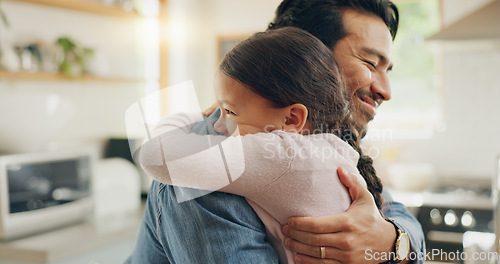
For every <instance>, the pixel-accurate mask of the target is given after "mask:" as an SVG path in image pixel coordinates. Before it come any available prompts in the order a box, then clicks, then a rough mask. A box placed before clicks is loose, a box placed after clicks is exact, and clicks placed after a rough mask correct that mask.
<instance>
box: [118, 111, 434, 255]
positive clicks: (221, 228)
mask: <svg viewBox="0 0 500 264" xmlns="http://www.w3.org/2000/svg"><path fill="white" fill-rule="evenodd" d="M219 116H220V110H217V111H215V112H214V113H213V114H212V115H211V116H210V117H207V118H205V120H204V121H203V122H200V123H198V124H197V125H196V126H195V127H194V129H193V132H195V133H198V134H217V132H216V131H215V130H214V128H213V124H214V123H215V121H216V120H217V118H218V117H219ZM384 201H385V202H384V205H383V208H382V209H383V212H384V214H385V216H386V217H389V218H392V219H394V220H395V221H396V222H397V223H398V224H399V225H401V226H402V227H403V229H405V231H406V232H407V233H408V234H409V236H410V242H411V246H412V250H413V251H414V252H416V253H418V252H421V253H420V254H423V252H424V250H425V246H424V236H423V231H422V228H421V226H420V224H419V223H418V221H417V220H416V219H415V218H414V217H413V216H412V215H411V214H410V213H409V212H408V210H406V208H405V207H404V205H402V204H401V203H398V202H394V201H393V200H392V197H391V196H390V195H389V194H388V193H387V192H385V191H384ZM422 262H423V261H415V262H414V263H422ZM125 263H127V264H128V263H137V264H146V263H151V264H153V263H154V264H158V263H178V264H187V263H189V264H197V263H200V264H201V263H203V264H206V263H214V264H235V263H249V264H250V263H251V264H254V263H280V261H279V258H278V254H277V253H276V250H275V249H274V248H273V247H272V246H271V244H270V243H269V241H268V239H267V236H266V229H265V226H264V224H263V223H262V222H261V221H260V219H259V217H258V216H257V214H256V213H255V212H254V211H253V209H252V208H251V207H250V205H249V204H248V203H247V202H246V200H245V198H243V197H241V196H237V195H233V194H228V193H220V192H212V193H210V194H207V195H204V196H201V197H199V198H196V199H193V200H188V201H186V202H182V203H178V202H177V200H176V197H175V193H174V187H172V186H168V185H164V184H161V183H158V182H156V181H154V182H153V184H152V186H151V189H150V191H149V194H148V200H147V204H146V210H145V213H144V218H143V222H142V226H141V229H140V232H139V237H138V241H137V245H136V248H135V250H134V252H133V253H132V255H131V256H130V257H129V258H128V259H127V261H126V262H125Z"/></svg>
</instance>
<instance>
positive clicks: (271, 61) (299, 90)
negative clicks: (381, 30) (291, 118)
mask: <svg viewBox="0 0 500 264" xmlns="http://www.w3.org/2000/svg"><path fill="white" fill-rule="evenodd" d="M220 70H221V71H222V72H223V73H224V74H226V75H227V76H229V77H232V78H234V79H236V80H237V81H239V82H240V83H242V84H243V85H244V86H245V87H246V88H248V89H250V90H251V91H252V92H254V93H256V94H258V95H260V96H262V97H264V98H266V99H268V100H270V101H271V102H272V103H273V104H274V106H276V107H286V106H289V105H292V104H295V103H301V104H303V105H305V106H306V107H307V109H308V112H309V115H308V121H309V123H310V124H311V126H312V129H313V131H312V133H333V134H335V135H337V136H339V137H340V138H342V139H343V140H344V141H346V142H347V143H349V145H351V146H352V147H353V148H354V149H355V150H356V151H357V152H358V153H359V154H360V159H359V161H358V164H357V167H358V170H359V172H360V173H361V175H362V176H363V178H364V179H365V180H366V183H367V185H368V190H369V191H370V193H371V194H372V195H373V197H374V199H375V203H376V204H377V206H378V208H379V209H380V208H381V206H382V194H381V193H382V183H381V181H380V179H379V178H378V177H377V175H376V173H375V169H374V167H373V160H372V159H371V158H370V157H369V156H367V155H364V154H363V151H362V149H361V147H360V135H359V132H358V131H357V129H356V127H355V125H354V124H355V123H354V121H353V120H352V114H351V108H350V104H349V100H348V97H347V92H346V88H345V86H344V83H343V81H342V78H341V74H340V70H339V67H338V65H337V61H336V60H335V58H334V57H333V52H332V51H331V50H330V49H328V48H327V47H326V46H325V45H324V44H323V43H322V42H321V41H320V40H318V39H317V38H316V37H314V36H313V35H311V34H310V33H308V32H306V31H304V30H301V29H298V28H293V27H285V28H280V29H276V30H269V31H266V32H261V33H257V34H255V35H253V36H252V37H250V38H249V39H246V40H244V41H243V42H241V43H240V44H238V45H237V46H236V47H235V48H234V49H233V50H231V51H230V52H229V53H228V54H227V55H226V56H225V58H224V60H223V61H222V63H221V65H220Z"/></svg>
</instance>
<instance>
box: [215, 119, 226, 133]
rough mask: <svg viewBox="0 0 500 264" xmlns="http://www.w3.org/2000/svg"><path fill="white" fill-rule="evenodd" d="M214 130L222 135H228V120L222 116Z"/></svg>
mask: <svg viewBox="0 0 500 264" xmlns="http://www.w3.org/2000/svg"><path fill="white" fill-rule="evenodd" d="M214 129H215V131H217V132H219V133H221V134H226V133H227V127H226V119H225V118H224V117H222V116H221V117H219V120H217V122H215V124H214Z"/></svg>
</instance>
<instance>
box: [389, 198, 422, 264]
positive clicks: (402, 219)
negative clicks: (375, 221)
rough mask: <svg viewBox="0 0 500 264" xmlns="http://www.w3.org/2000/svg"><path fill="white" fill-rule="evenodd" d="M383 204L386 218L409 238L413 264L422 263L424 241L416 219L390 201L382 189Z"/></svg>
mask: <svg viewBox="0 0 500 264" xmlns="http://www.w3.org/2000/svg"><path fill="white" fill-rule="evenodd" d="M382 194H383V196H384V204H383V205H382V212H383V213H384V215H385V216H386V217H388V218H391V219H393V220H394V221H395V222H397V223H398V224H399V225H400V226H401V227H402V228H403V230H404V231H405V232H406V233H407V234H408V236H409V237H410V245H411V252H413V254H415V256H416V258H414V260H413V263H414V264H420V263H424V261H425V239H424V232H423V230H422V226H421V225H420V223H419V222H418V221H417V219H416V218H415V217H414V216H413V215H412V214H411V213H410V212H409V211H408V210H407V209H406V207H405V206H404V205H403V204H402V203H399V202H396V201H394V200H393V199H392V197H391V195H390V194H389V192H388V191H386V190H385V189H384V191H383V193H382Z"/></svg>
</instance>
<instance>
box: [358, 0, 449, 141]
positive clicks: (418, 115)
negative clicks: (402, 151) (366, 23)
mask: <svg viewBox="0 0 500 264" xmlns="http://www.w3.org/2000/svg"><path fill="white" fill-rule="evenodd" d="M396 5H397V7H398V9H399V12H400V25H399V30H398V34H397V36H396V40H395V41H394V49H393V57H394V69H393V71H392V72H391V73H390V74H389V78H390V80H391V87H392V99H391V101H390V102H386V103H384V104H382V106H381V107H380V108H379V110H378V113H377V117H376V118H375V119H374V121H373V122H371V124H370V129H368V133H369V134H368V135H367V137H368V138H370V136H374V135H375V133H376V134H377V135H378V134H380V130H391V133H392V137H394V138H406V139H419V138H429V137H431V136H432V134H433V131H434V129H435V128H436V127H437V126H438V125H439V122H440V120H441V93H442V92H441V79H440V77H439V76H440V74H439V71H440V67H439V59H440V50H439V47H438V46H437V45H432V43H428V42H426V41H425V38H426V37H429V36H430V35H432V34H434V33H436V32H437V31H438V30H439V29H440V13H439V10H440V8H439V0H418V1H415V0H405V1H396ZM377 130H379V131H377Z"/></svg>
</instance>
